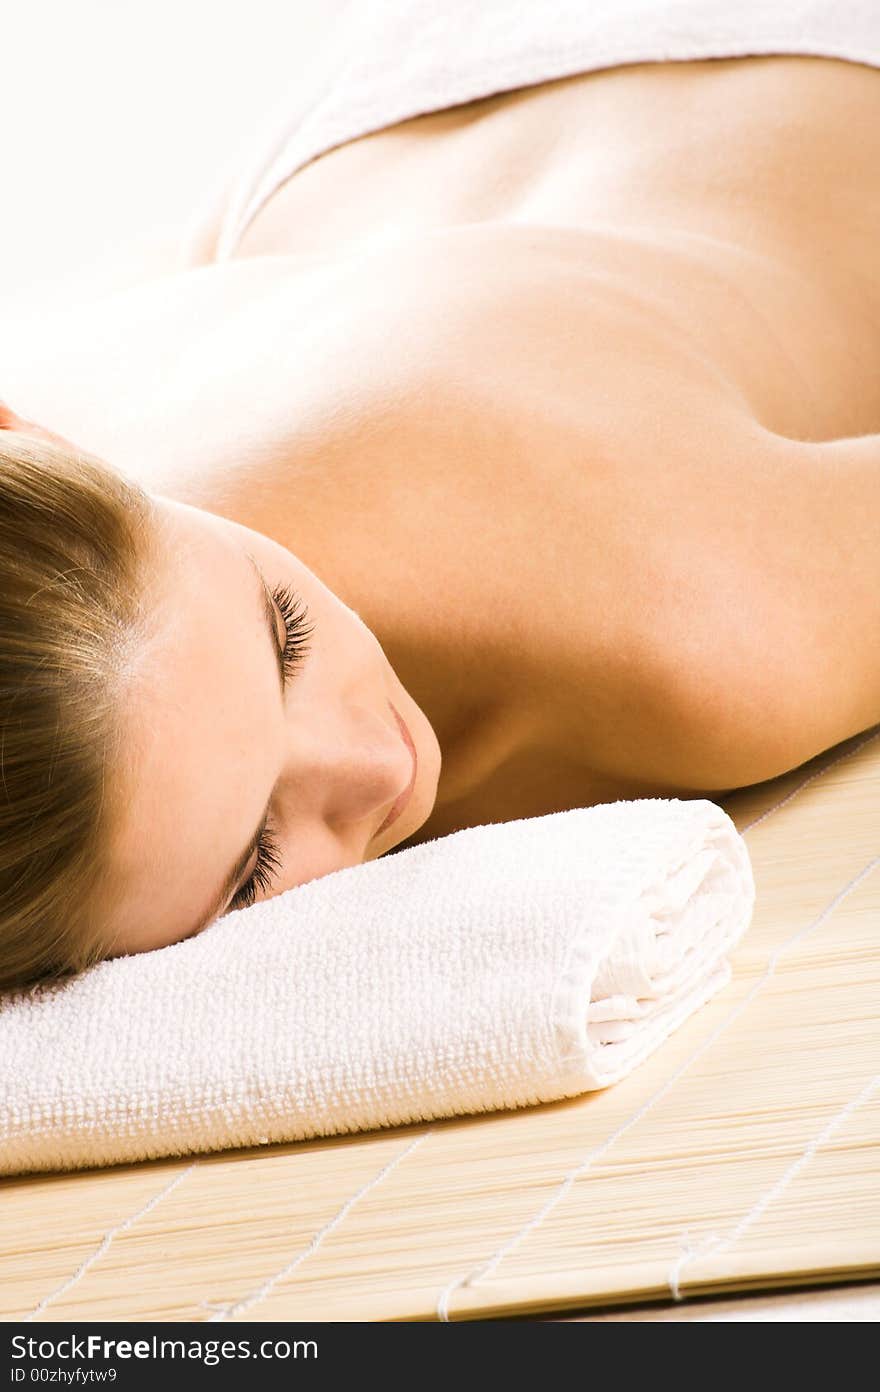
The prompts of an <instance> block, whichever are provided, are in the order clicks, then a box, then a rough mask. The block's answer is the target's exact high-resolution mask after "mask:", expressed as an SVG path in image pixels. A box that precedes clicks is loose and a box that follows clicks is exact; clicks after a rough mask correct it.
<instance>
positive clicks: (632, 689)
mask: <svg viewBox="0 0 880 1392" xmlns="http://www.w3.org/2000/svg"><path fill="white" fill-rule="evenodd" d="M695 108H697V109H699V112H700V122H699V131H700V138H699V139H698V138H696V137H695V135H694V121H693V111H694V109H695ZM875 110H876V111H877V112H878V114H880V74H878V73H876V72H875V71H873V70H869V69H867V68H864V67H860V66H859V65H855V64H846V63H842V62H840V63H835V62H827V61H824V60H813V59H808V60H803V59H788V58H786V59H779V60H775V59H774V60H766V61H765V60H762V61H752V62H749V61H745V62H741V63H695V64H668V65H643V66H641V67H639V66H638V65H636V66H633V67H629V68H626V69H622V70H615V71H612V72H610V73H607V74H591V75H586V76H585V77H584V78H583V79H582V78H576V79H572V80H570V81H565V82H561V83H550V84H544V85H542V86H541V87H539V88H537V89H534V90H533V89H527V90H526V91H521V92H517V93H512V94H504V95H502V96H500V97H498V98H493V99H490V100H489V101H488V102H486V103H485V104H484V103H479V102H478V103H472V104H468V105H467V106H465V107H463V108H462V109H460V110H459V109H456V110H455V111H452V112H445V113H436V114H432V115H429V116H427V117H425V118H420V119H419V120H417V121H414V122H406V123H403V125H402V127H401V128H399V129H398V130H396V131H393V132H379V133H377V134H376V135H374V136H371V137H367V138H365V139H363V140H359V141H354V142H350V143H349V144H348V145H346V146H343V147H340V149H338V150H337V151H333V152H330V154H329V155H327V156H324V157H322V158H321V159H320V160H317V161H315V162H314V163H313V164H312V165H310V166H308V167H307V169H306V170H304V171H302V172H301V174H300V175H297V176H296V177H295V178H294V179H293V180H291V181H290V183H289V184H288V185H286V186H284V188H283V189H282V190H280V191H279V192H278V194H276V195H275V197H274V198H273V199H271V200H270V202H269V204H268V205H267V206H266V208H265V209H264V211H263V212H262V213H261V214H260V215H259V216H258V218H257V219H256V221H255V222H254V223H253V224H252V225H251V227H250V229H249V230H248V232H247V233H246V236H245V238H244V240H243V242H242V244H241V246H240V248H239V250H238V253H237V256H236V258H235V259H234V260H233V261H231V262H230V263H228V264H222V265H213V264H211V260H210V246H211V239H212V228H211V227H210V226H208V227H207V228H206V236H205V243H204V261H205V264H204V265H202V266H199V267H197V268H194V269H193V270H192V271H190V272H188V273H184V274H182V275H176V276H169V277H166V278H164V279H160V280H157V281H154V282H152V283H151V284H149V285H147V286H143V287H140V288H135V289H133V290H132V291H130V292H128V293H127V294H125V295H122V296H119V295H117V296H113V297H111V298H108V299H107V300H105V301H104V302H102V303H101V304H100V305H97V306H94V307H93V308H92V310H91V311H90V313H89V316H88V322H87V325H84V319H83V315H82V313H81V312H77V313H75V314H73V315H70V316H67V317H65V316H64V315H59V317H58V319H57V321H56V322H54V323H47V321H46V320H45V318H41V320H40V323H39V324H38V325H36V326H35V330H34V337H33V339H32V341H31V342H30V343H29V342H28V341H27V336H26V334H18V335H17V336H16V342H15V345H14V347H15V351H14V353H9V354H8V355H7V357H6V360H5V361H4V360H3V356H2V352H0V369H2V371H3V380H4V381H6V382H8V383H9V384H10V385H11V388H12V389H13V390H17V385H16V384H20V388H21V393H22V401H23V403H24V405H23V407H22V409H24V407H25V406H27V407H28V408H29V414H31V415H32V416H33V417H34V418H39V419H40V420H43V421H45V422H47V423H51V424H52V426H53V428H56V429H58V430H60V431H63V432H64V434H65V436H66V437H67V438H68V439H71V440H76V441H77V442H78V443H79V444H81V445H83V446H84V447H85V448H88V449H91V450H93V451H94V452H95V453H97V454H100V455H103V456H104V457H105V458H107V459H108V460H110V461H111V462H114V463H115V464H116V465H117V466H118V467H122V468H125V469H126V471H128V472H130V473H131V474H132V475H133V476H135V477H137V478H138V479H139V480H140V481H141V482H143V483H144V485H145V486H147V487H149V489H150V491H151V492H153V493H154V495H155V496H156V498H157V500H160V506H161V507H162V508H163V509H164V512H163V515H164V516H165V517H166V520H167V524H168V534H167V535H168V542H169V544H168V549H167V552H166V555H167V557H168V564H167V567H162V568H160V572H161V573H160V575H159V576H158V577H157V583H158V585H159V593H161V592H162V587H163V585H164V593H165V596H166V598H165V601H164V605H161V606H160V607H159V609H158V611H157V635H158V636H157V642H156V644H155V645H153V646H151V648H150V650H149V656H148V659H147V656H146V655H145V659H144V666H143V670H142V672H141V680H140V684H139V685H138V684H135V685H133V687H132V692H131V707H130V709H131V715H132V720H131V725H130V730H131V740H130V742H129V748H128V758H129V772H130V785H129V795H130V797H131V799H132V802H131V812H132V815H131V816H130V818H128V819H127V821H126V824H125V826H126V830H125V832H124V834H123V835H122V836H121V837H120V840H119V845H118V847H117V848H116V849H117V855H118V874H117V885H116V892H117V895H118V896H123V898H124V902H122V901H120V903H121V908H122V910H123V912H121V913H120V914H118V915H116V917H115V921H116V922H117V923H119V924H121V923H123V922H124V923H125V925H126V926H125V934H126V936H125V937H124V938H123V937H118V938H117V940H116V945H117V949H120V948H122V947H124V948H127V949H129V950H146V949H148V948H150V947H153V946H160V945H162V944H163V943H164V942H168V941H173V940H176V939H177V938H178V937H181V936H184V935H185V934H186V933H187V932H188V931H190V929H191V927H192V925H193V922H194V919H195V917H196V916H197V915H198V913H199V912H200V911H201V909H202V908H203V907H204V906H205V903H206V902H207V900H208V899H209V898H210V897H211V894H212V893H213V891H214V889H215V888H216V887H217V885H218V883H219V881H220V879H221V878H222V874H223V872H224V871H225V869H226V868H227V867H228V864H229V863H230V862H231V861H232V860H233V859H234V858H235V855H236V854H237V852H238V851H239V850H240V849H241V848H242V846H243V845H244V844H245V843H246V841H247V839H248V838H249V836H250V833H251V832H252V831H253V829H254V827H255V825H256V824H257V822H258V820H259V817H260V815H261V813H262V810H263V807H264V804H265V802H266V799H267V797H268V795H269V793H270V792H271V791H272V790H273V788H274V789H276V790H277V791H276V803H277V810H278V813H279V820H280V823H281V837H280V840H281V848H282V860H283V871H282V874H281V875H280V876H279V878H278V881H277V885H276V886H275V887H274V889H273V892H278V891H279V890H280V889H284V888H288V887H291V886H292V885H294V884H298V883H302V882H303V881H304V880H305V879H309V878H313V877H314V874H324V873H328V871H331V870H333V869H337V868H342V867H343V866H345V865H351V864H355V863H358V861H359V860H361V859H369V858H374V856H375V855H380V854H383V853H385V852H386V851H387V850H391V849H394V848H395V847H396V848H398V849H399V848H403V847H406V846H407V845H412V844H416V843H417V842H418V841H419V840H424V839H427V837H429V836H434V835H445V834H448V833H449V832H451V831H454V830H456V829H458V828H460V827H464V826H469V825H475V824H477V823H479V822H484V821H490V820H506V819H509V818H512V817H520V816H536V815H541V814H542V813H545V812H550V811H557V810H561V809H563V808H565V807H572V806H585V805H590V804H591V803H594V802H598V801H611V800H614V799H616V798H619V797H641V796H695V795H697V796H699V795H708V796H712V797H722V796H724V794H725V793H726V792H727V791H729V790H730V789H732V788H735V787H741V786H745V785H748V784H752V783H755V782H760V781H763V780H764V779H766V778H771V777H775V776H776V775H777V774H779V773H781V772H784V771H786V770H787V769H790V768H794V767H796V766H797V765H798V764H800V763H802V762H804V761H805V760H806V759H808V758H810V757H812V755H814V754H816V753H818V752H819V751H820V750H822V749H824V748H827V747H829V746H830V745H832V744H834V743H836V742H837V741H839V740H843V739H845V738H847V737H848V736H849V735H851V734H854V733H856V732H857V731H859V730H861V729H864V728H866V727H867V726H869V725H871V724H873V723H874V722H875V721H876V720H878V719H880V656H878V653H880V646H878V644H877V643H876V633H877V631H878V625H880V607H878V598H877V596H878V595H880V561H878V559H877V558H878V556H880V548H878V547H877V545H876V516H877V501H878V486H880V485H878V479H880V447H878V443H877V442H878V438H880V437H878V435H877V432H878V431H880V400H878V398H877V394H876V381H877V380H878V369H880V361H878V358H880V350H878V347H877V345H878V343H880V277H878V274H877V261H876V250H875V234H874V231H873V229H875V228H876V225H877V218H878V217H880V183H878V179H877V172H876V171H877V169H878V168H880V134H878V135H875V134H873V132H875V131H878V132H880V121H878V122H872V121H871V120H868V119H866V113H867V112H873V111H875ZM856 119H858V120H859V125H860V129H861V130H862V131H863V139H862V140H860V142H858V144H857V145H855V146H854V145H853V143H852V140H851V131H852V128H853V123H854V121H855V120H856ZM583 130H589V131H590V132H591V140H590V142H589V143H586V144H585V143H584V142H583V141H582V140H575V139H574V138H573V136H572V135H571V133H574V132H578V131H583ZM441 136H442V137H443V138H440V137H441ZM536 142H538V143H537V144H536ZM804 144H808V145H809V149H810V159H809V160H804V159H802V158H800V152H801V150H802V148H803V145H804ZM685 146H686V147H687V151H688V158H687V160H683V159H682V158H681V150H682V149H683V148H684V147H685ZM719 148H723V150H724V161H723V167H724V178H723V179H721V178H720V177H719V169H720V167H721V166H720V165H719V155H718V150H719ZM608 150H614V151H615V152H616V158H615V160H613V161H609V160H608V159H607V158H605V155H604V153H603V152H607V151H608ZM844 154H845V155H846V158H845V159H844V158H843V156H844ZM538 155H540V158H538ZM490 162H491V167H492V168H493V172H494V177H493V180H492V181H490V182H489V183H488V185H487V182H486V180H485V179H484V178H483V177H482V175H481V171H483V170H485V168H486V167H487V165H488V164H489V163H490ZM854 191H855V192H854ZM343 194H344V197H343ZM493 200H497V202H493ZM853 200H855V201H853ZM355 202H356V203H357V206H358V209H359V216H358V220H357V222H356V223H354V222H353V221H352V219H351V217H350V216H347V215H346V209H350V208H351V207H352V206H354V204H355ZM389 208H394V209H395V210H397V212H398V213H399V214H400V218H401V220H402V221H406V220H410V221H411V223H412V226H411V228H410V229H409V230H408V231H407V230H406V229H405V230H404V235H403V236H402V237H400V238H399V239H398V240H397V241H393V242H387V241H384V240H383V235H384V234H382V228H383V225H384V223H385V221H386V219H387V215H388V210H389ZM596 209H601V210H602V218H601V220H599V219H598V218H597V215H596ZM213 231H216V228H214V229H213ZM84 327H86V328H87V332H84V331H83V330H84ZM855 436H860V437H862V438H861V439H859V440H858V441H856V440H854V439H853V438H852V437H855ZM780 519H784V526H781V525H780ZM245 547H247V549H250V550H251V551H252V552H253V553H254V554H255V555H257V556H258V557H259V558H260V559H261V560H262V561H264V562H265V566H266V570H267V581H269V583H270V584H274V583H275V581H276V579H281V580H284V579H288V580H290V582H291V583H292V584H293V587H294V589H295V590H297V592H298V593H301V594H302V596H303V598H304V599H305V601H306V603H307V604H308V606H309V609H310V611H311V610H312V606H313V605H314V607H315V618H316V620H317V621H318V622H317V623H316V632H315V639H316V644H317V647H316V652H315V658H316V662H315V664H314V665H315V670H314V671H312V670H310V669H309V668H308V667H304V668H303V670H302V673H301V677H302V681H301V682H299V683H295V686H294V689H293V690H292V692H291V695H290V697H289V704H288V705H286V706H285V708H284V712H283V714H279V710H280V707H279V704H278V693H277V690H276V689H275V687H274V686H273V680H274V681H276V682H277V678H275V676H274V673H273V670H272V666H271V661H270V656H269V653H268V652H267V651H266V650H265V646H266V640H265V635H261V633H260V629H259V622H258V616H257V614H256V609H255V598H254V594H253V592H252V591H253V575H252V572H251V570H250V567H249V566H248V563H247V561H246V559H245V558H244V556H243V554H242V553H243V551H244V549H245ZM267 548H268V549H267ZM318 577H320V579H319V578H318ZM352 615H354V616H355V618H353V617H352ZM358 615H359V616H360V622H358V621H356V616H358ZM204 625H207V628H206V629H204V628H203V626H204ZM196 652H198V654H199V662H198V663H195V662H193V663H192V665H190V662H189V655H190V654H194V653H196ZM185 656H186V659H187V660H186V661H184V657H185ZM219 692H222V693H223V698H222V701H221V700H220V699H219V698H218V697H217V696H216V694H215V693H219ZM389 699H390V700H392V701H394V703H395V705H397V708H398V709H399V710H400V712H401V714H402V715H403V716H404V718H405V719H406V721H407V723H408V725H409V727H410V730H411V731H412V734H413V737H414V739H415V740H416V744H417V747H418V753H419V773H418V779H419V783H418V786H417V794H418V797H416V795H414V797H413V800H412V802H411V804H410V806H409V807H408V809H407V812H406V813H405V815H404V817H403V818H401V821H400V823H399V824H398V825H396V826H395V827H394V828H392V829H391V831H393V833H394V834H393V837H392V836H391V835H390V833H389V837H390V840H389V842H388V844H387V845H386V844H385V842H384V840H382V839H381V838H377V839H376V841H375V843H374V844H373V845H372V846H371V845H370V841H369V832H370V831H372V830H374V829H375V827H376V825H378V823H379V821H380V819H381V816H382V814H383V813H384V811H385V810H387V807H388V806H389V805H390V802H391V801H392V799H393V797H394V796H395V795H396V793H397V792H398V791H399V790H400V788H401V787H402V786H403V783H404V781H405V778H406V776H407V767H406V758H405V755H404V751H403V747H402V746H400V745H398V744H397V743H396V742H395V735H394V720H393V716H392V713H391V711H390V709H389V707H388V705H387V701H388V700H389ZM367 712H369V716H368V715H367ZM146 729H151V730H155V731H156V737H155V738H154V739H153V740H152V743H144V741H143V740H142V739H140V735H139V732H141V731H143V730H146ZM380 737H381V738H380ZM169 749H170V750H173V751H174V752H175V758H174V760H170V759H168V758H167V751H168V750H169ZM233 749H234V750H235V751H236V752H235V757H234V758H233V757H232V752H231V751H232V750H233ZM441 751H442V759H441ZM319 764H320V767H321V770H322V772H321V777H320V779H319V778H318V777H317V776H316V775H314V776H312V777H309V776H308V771H309V768H311V769H312V770H314V769H316V768H317V767H318V765H319ZM347 780H350V786H348V781H347ZM294 788H296V796H293V795H292V794H293V789H294ZM181 825H183V826H186V828H187V834H186V839H185V841H184V840H183V838H181V836H180V833H179V829H178V828H179V826H181ZM147 837H148V839H147V840H145V838H147ZM169 865H173V866H174V873H173V874H171V873H165V867H166V866H169ZM258 897H261V896H258ZM160 907H161V912H160V911H159V908H160Z"/></svg>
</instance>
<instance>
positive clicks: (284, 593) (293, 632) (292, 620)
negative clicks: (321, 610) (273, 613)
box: [272, 585, 315, 682]
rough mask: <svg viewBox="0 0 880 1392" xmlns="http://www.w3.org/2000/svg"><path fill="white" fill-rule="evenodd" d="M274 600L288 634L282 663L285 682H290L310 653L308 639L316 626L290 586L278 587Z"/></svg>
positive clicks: (274, 593)
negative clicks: (310, 621) (309, 620)
mask: <svg viewBox="0 0 880 1392" xmlns="http://www.w3.org/2000/svg"><path fill="white" fill-rule="evenodd" d="M272 598H273V599H274V601H275V603H276V604H277V605H278V608H279V609H280V611H281V617H282V618H283V620H284V628H285V631H286V634H287V636H286V638H285V641H284V653H283V657H282V661H283V664H284V680H285V682H288V681H289V680H290V678H291V677H292V676H293V674H294V672H295V671H296V669H297V668H298V667H299V666H301V664H302V662H303V660H304V658H305V657H306V654H307V653H308V651H309V643H308V639H309V637H310V636H311V634H312V632H313V631H314V627H315V626H314V624H313V623H309V622H308V617H309V611H308V609H307V608H306V606H305V604H304V603H303V601H302V600H301V599H298V598H297V597H296V595H294V593H293V591H292V590H291V588H290V586H289V585H276V586H275V589H274V590H273V591H272Z"/></svg>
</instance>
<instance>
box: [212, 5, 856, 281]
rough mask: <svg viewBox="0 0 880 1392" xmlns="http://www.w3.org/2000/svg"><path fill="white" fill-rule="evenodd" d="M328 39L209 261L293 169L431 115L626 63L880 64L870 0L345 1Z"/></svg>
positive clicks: (251, 171)
mask: <svg viewBox="0 0 880 1392" xmlns="http://www.w3.org/2000/svg"><path fill="white" fill-rule="evenodd" d="M334 30H335V34H334V38H335V40H336V47H335V51H332V52H331V54H330V61H329V72H328V73H327V74H326V81H325V83H324V84H323V91H322V94H321V97H320V99H319V100H318V101H317V102H316V103H315V104H314V106H313V107H312V109H311V110H310V111H308V112H307V113H306V114H305V116H302V115H301V113H300V112H299V110H298V108H297V115H296V119H295V120H294V121H293V122H291V120H290V117H289V115H288V114H287V113H285V111H284V109H283V107H282V109H281V110H279V112H278V129H277V131H276V132H275V133H274V134H273V136H272V139H271V141H270V142H269V148H268V150H267V149H266V148H264V147H265V143H266V142H265V141H263V140H262V139H261V140H260V147H259V149H258V150H257V151H255V156H254V159H253V160H251V161H250V162H249V163H248V164H247V166H246V167H245V168H244V169H243V170H242V171H241V174H240V176H239V178H238V180H237V185H236V188H235V190H234V192H233V194H232V197H231V199H230V203H229V206H228V208H227V211H226V214H225V217H224V223H223V227H222V228H221V231H220V235H219V238H218V242H217V247H216V260H218V261H223V260H226V259H227V258H229V257H230V256H233V255H235V248H236V246H237V244H238V242H239V240H240V238H241V237H242V235H243V234H244V231H245V229H246V228H247V227H248V225H249V224H250V222H251V221H252V220H253V218H254V217H256V215H257V213H258V212H259V210H260V208H262V207H263V205H264V204H265V203H266V201H267V199H268V198H270V197H271V196H272V194H273V193H274V192H275V190H276V189H278V188H280V186H281V185H282V184H283V183H284V182H285V181H286V180H287V179H289V178H290V177H291V175H292V174H295V173H296V171H297V170H298V169H301V168H302V167H303V165H305V164H308V163H309V162H310V161H311V160H313V159H317V158H318V156H319V155H322V154H324V153H325V152H326V151H327V150H331V149H333V148H334V147H335V146H337V145H343V144H345V143H346V142H347V141H350V140H356V139H359V138H360V137H361V136H363V135H368V134H370V133H371V132H372V131H377V130H382V129H384V128H385V127H387V126H391V125H395V124H397V123H398V122H400V121H405V120H409V119H410V118H411V117H413V116H420V115H423V114H425V113H427V112H430V111H441V110H444V109H445V108H447V107H450V106H457V105H460V104H461V103H463V102H469V101H476V100H478V99H480V98H482V97H488V96H493V95H494V94H495V93H497V92H508V91H513V90H515V89H516V88H518V87H529V86H534V85H535V84H537V83H541V82H550V81H553V80H555V79H557V78H563V77H571V76H573V75H574V74H576V73H585V72H593V71H596V70H597V69H600V68H614V67H620V66H621V65H624V64H631V63H670V62H687V61H693V60H705V59H708V58H744V57H748V56H749V55H753V56H754V55H762V54H772V53H776V54H784V53H787V54H800V55H801V56H806V57H818V58H822V57H824V58H838V59H842V60H845V61H849V62H853V63H867V64H869V65H870V66H873V67H880V4H878V0H736V3H735V4H732V3H731V0H478V3H475V2H474V0H371V3H370V4H360V3H358V0H351V3H349V5H348V6H347V7H346V8H345V10H344V11H343V13H342V14H341V15H340V16H338V18H337V19H336V21H335V22H334ZM326 66H328V61H327V56H326V55H325V56H324V59H323V62H322V67H326ZM589 139H590V132H589V131H588V130H586V131H584V141H585V142H589Z"/></svg>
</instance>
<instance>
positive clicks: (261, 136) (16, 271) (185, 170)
mask: <svg viewBox="0 0 880 1392" xmlns="http://www.w3.org/2000/svg"><path fill="white" fill-rule="evenodd" d="M360 3H369V0H360ZM344 8H345V3H344V0H320V2H318V0H315V3H312V4H306V3H303V0H0V195H2V204H0V316H2V318H3V319H5V322H6V327H7V328H9V327H10V321H11V320H12V319H14V318H15V317H16V316H20V315H22V314H26V315H27V316H28V317H30V316H32V315H34V314H37V313H38V312H39V307H40V305H41V304H47V305H52V304H55V305H58V304H60V303H63V302H65V301H70V300H73V299H81V298H82V297H83V294H84V293H85V291H84V287H88V286H89V285H90V284H91V283H92V280H94V283H95V284H96V285H100V286H101V287H102V288H103V287H104V286H105V285H106V284H107V283H110V284H113V283H114V282H115V281H116V280H119V281H120V282H124V281H125V280H126V279H131V276H130V274H129V268H135V270H137V268H138V267H139V265H143V266H144V267H145V268H146V273H147V274H149V267H150V264H151V261H155V262H156V264H157V266H158V268H159V273H161V271H162V270H164V269H166V268H167V262H168V251H169V249H170V248H172V247H173V246H175V245H179V244H180V242H181V238H183V237H185V236H186V235H187V234H188V232H189V230H190V228H191V226H192V223H193V220H194V219H195V218H196V217H197V216H198V214H199V212H200V210H202V209H203V208H205V207H206V206H207V205H210V203H211V202H212V200H214V199H215V198H216V197H217V196H218V194H219V191H220V190H221V189H222V188H223V187H224V186H225V185H226V184H228V183H229V181H230V179H231V178H232V177H233V176H234V173H235V170H236V169H237V168H238V167H240V165H241V161H242V160H246V159H247V158H248V156H249V155H252V153H253V152H254V151H255V150H256V151H258V150H259V149H260V148H261V146H262V144H263V143H264V142H265V140H266V139H267V138H268V139H269V140H271V138H272V134H273V132H275V131H276V130H277V128H278V122H279V119H281V120H282V121H283V118H284V114H285V110H286V105H287V100H288V97H289V98H290V100H291V107H290V109H291V110H295V103H296V96H297V88H300V90H301V89H302V86H303V84H304V83H306V84H307V82H308V77H309V71H310V67H313V66H314V63H315V58H316V55H317V54H319V53H320V52H321V50H322V49H323V48H324V46H325V44H328V45H332V43H333V23H334V21H335V20H338V18H339V15H340V12H341V11H342V10H343V9H344ZM163 258H164V260H163ZM0 328H2V326H0ZM2 394H3V390H2V383H0V397H2Z"/></svg>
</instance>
